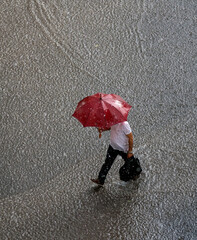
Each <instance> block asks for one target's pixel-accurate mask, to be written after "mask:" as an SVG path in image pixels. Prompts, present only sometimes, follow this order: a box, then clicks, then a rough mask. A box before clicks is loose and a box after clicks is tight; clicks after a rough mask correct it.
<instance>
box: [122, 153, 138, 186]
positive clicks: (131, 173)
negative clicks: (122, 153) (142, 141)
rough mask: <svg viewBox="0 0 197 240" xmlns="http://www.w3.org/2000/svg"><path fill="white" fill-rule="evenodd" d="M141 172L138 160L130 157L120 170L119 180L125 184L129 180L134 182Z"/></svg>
mask: <svg viewBox="0 0 197 240" xmlns="http://www.w3.org/2000/svg"><path fill="white" fill-rule="evenodd" d="M141 172H142V168H141V165H140V161H139V159H138V158H135V157H134V156H132V157H130V158H128V159H127V161H126V162H125V164H124V165H123V166H122V167H121V168H120V170H119V175H120V180H122V181H125V182H127V181H129V180H131V179H133V180H134V179H135V178H136V177H137V176H139V174H140V173H141Z"/></svg>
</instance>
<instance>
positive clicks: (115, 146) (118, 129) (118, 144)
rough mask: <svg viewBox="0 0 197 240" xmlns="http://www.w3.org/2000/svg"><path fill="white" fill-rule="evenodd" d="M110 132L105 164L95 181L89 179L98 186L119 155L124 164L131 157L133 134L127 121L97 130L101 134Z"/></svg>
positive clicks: (102, 182) (101, 183)
mask: <svg viewBox="0 0 197 240" xmlns="http://www.w3.org/2000/svg"><path fill="white" fill-rule="evenodd" d="M107 130H111V134H110V145H109V148H108V150H107V156H106V159H105V163H104V164H103V165H102V167H101V170H100V172H99V175H98V178H97V179H91V180H92V181H93V182H94V183H96V184H98V185H103V184H104V182H105V179H106V176H107V174H108V172H109V170H110V168H111V166H112V164H113V162H114V160H115V158H116V157H117V156H118V155H120V156H121V157H122V158H123V159H124V160H125V162H126V161H127V159H128V158H131V157H132V156H133V152H132V151H133V134H132V131H131V127H130V125H129V123H128V122H127V121H125V122H121V123H118V124H116V125H113V126H111V128H109V129H105V130H102V129H100V128H99V129H98V131H99V133H100V134H101V133H102V132H103V131H107Z"/></svg>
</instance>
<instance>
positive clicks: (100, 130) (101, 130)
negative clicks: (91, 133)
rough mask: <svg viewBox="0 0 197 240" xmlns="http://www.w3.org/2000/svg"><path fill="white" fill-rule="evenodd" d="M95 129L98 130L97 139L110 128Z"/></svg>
mask: <svg viewBox="0 0 197 240" xmlns="http://www.w3.org/2000/svg"><path fill="white" fill-rule="evenodd" d="M97 129H98V132H99V138H101V134H102V132H105V131H109V130H111V128H105V129H103V128H97Z"/></svg>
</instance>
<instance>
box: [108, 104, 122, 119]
mask: <svg viewBox="0 0 197 240" xmlns="http://www.w3.org/2000/svg"><path fill="white" fill-rule="evenodd" d="M105 104H106V105H109V106H110V107H112V108H114V109H115V110H117V109H116V108H115V107H114V106H113V105H111V104H109V103H108V102H105ZM117 112H118V113H119V114H120V115H121V116H122V118H124V115H123V114H122V113H121V112H119V111H117Z"/></svg>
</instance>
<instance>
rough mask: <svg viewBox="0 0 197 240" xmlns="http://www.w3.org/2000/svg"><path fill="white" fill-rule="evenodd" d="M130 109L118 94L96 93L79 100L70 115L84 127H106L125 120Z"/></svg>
mask: <svg viewBox="0 0 197 240" xmlns="http://www.w3.org/2000/svg"><path fill="white" fill-rule="evenodd" d="M130 109H131V106H130V105H129V104H128V103H127V102H125V101H124V100H123V99H122V98H121V97H120V96H118V95H115V94H103V93H97V94H94V95H92V96H88V97H85V98H84V99H83V100H81V101H80V102H79V103H78V105H77V108H76V110H75V112H74V113H73V115H72V116H73V117H75V118H76V119H77V120H79V121H80V122H81V124H82V125H83V126H84V127H99V128H102V129H106V128H110V127H111V126H112V125H115V124H117V123H120V122H124V121H126V120H127V116H128V113H129V111H130Z"/></svg>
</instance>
